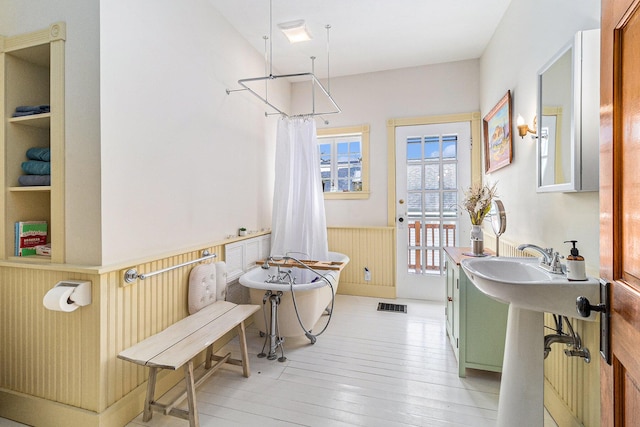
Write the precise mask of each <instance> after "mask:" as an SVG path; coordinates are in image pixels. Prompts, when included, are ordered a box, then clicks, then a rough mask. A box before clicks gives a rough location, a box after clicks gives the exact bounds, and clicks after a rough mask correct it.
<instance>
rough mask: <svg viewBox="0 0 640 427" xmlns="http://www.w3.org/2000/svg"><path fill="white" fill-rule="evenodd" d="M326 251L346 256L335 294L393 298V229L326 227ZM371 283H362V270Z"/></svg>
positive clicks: (394, 278)
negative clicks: (366, 272)
mask: <svg viewBox="0 0 640 427" xmlns="http://www.w3.org/2000/svg"><path fill="white" fill-rule="evenodd" d="M327 238H328V240H329V250H330V251H335V252H340V253H343V254H346V255H347V256H349V258H350V261H349V264H347V266H346V267H345V268H344V270H342V272H341V273H340V286H339V287H338V293H340V294H345V295H359V296H368V297H379V298H395V296H396V235H395V228H394V227H329V228H328V230H327ZM365 267H367V268H368V269H369V271H370V272H371V280H369V281H365V280H364V268H365Z"/></svg>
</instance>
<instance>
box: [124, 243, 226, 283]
mask: <svg viewBox="0 0 640 427" xmlns="http://www.w3.org/2000/svg"><path fill="white" fill-rule="evenodd" d="M217 256H218V255H216V254H212V253H209V251H208V250H206V249H205V250H204V251H202V256H201V257H200V258H198V259H194V260H193V261H187V262H183V263H182V264H178V265H174V266H172V267H167V268H163V269H162V270H156V271H152V272H151V273H141V274H138V270H136V269H135V268H130V269H128V270H127V271H125V272H124V281H125V282H126V283H133V282H135V281H136V280H137V279H140V280H144V279H146V278H147V277H151V276H155V275H157V274H161V273H165V272H167V271H171V270H175V269H176V268H180V267H185V266H187V265H191V264H195V263H197V262H202V261H206V260H208V259H211V258H215V257H217Z"/></svg>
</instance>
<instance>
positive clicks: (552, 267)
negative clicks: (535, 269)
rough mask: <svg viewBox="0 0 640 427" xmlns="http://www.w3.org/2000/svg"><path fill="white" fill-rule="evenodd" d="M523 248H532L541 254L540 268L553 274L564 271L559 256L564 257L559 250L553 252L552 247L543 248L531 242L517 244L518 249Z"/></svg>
mask: <svg viewBox="0 0 640 427" xmlns="http://www.w3.org/2000/svg"><path fill="white" fill-rule="evenodd" d="M525 249H533V250H535V251H536V252H539V253H540V254H542V258H540V267H541V268H543V269H545V270H547V271H548V272H550V273H554V274H564V273H565V268H564V266H563V265H562V263H561V262H560V258H564V257H562V256H561V255H560V253H559V252H554V251H553V248H546V249H543V248H541V247H540V246H536V245H533V244H531V243H525V244H523V245H520V246H518V250H519V251H523V250H525Z"/></svg>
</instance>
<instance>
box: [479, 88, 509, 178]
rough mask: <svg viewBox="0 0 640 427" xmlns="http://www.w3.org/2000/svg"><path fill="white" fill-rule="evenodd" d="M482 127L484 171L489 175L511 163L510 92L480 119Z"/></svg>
mask: <svg viewBox="0 0 640 427" xmlns="http://www.w3.org/2000/svg"><path fill="white" fill-rule="evenodd" d="M482 122H483V125H484V171H485V173H491V172H493V171H496V170H498V169H500V168H502V167H505V166H507V165H508V164H510V163H511V160H512V158H513V150H512V149H513V145H512V139H511V129H512V127H511V91H507V93H506V95H505V96H503V97H502V99H501V100H500V101H499V102H498V103H497V104H496V106H495V107H493V108H492V109H491V111H489V113H488V114H487V115H486V116H484V118H483V119H482Z"/></svg>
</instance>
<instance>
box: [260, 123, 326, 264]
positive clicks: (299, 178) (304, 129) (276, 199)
mask: <svg viewBox="0 0 640 427" xmlns="http://www.w3.org/2000/svg"><path fill="white" fill-rule="evenodd" d="M275 167H276V170H275V185H274V194H273V218H272V230H271V255H272V256H281V255H287V254H290V255H291V256H293V257H296V258H303V259H314V260H328V249H327V223H326V218H325V213H324V195H323V193H322V179H321V176H320V160H319V154H318V142H317V138H316V123H315V121H314V120H313V119H311V118H307V119H304V118H281V119H280V120H279V121H278V133H277V139H276V161H275Z"/></svg>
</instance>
